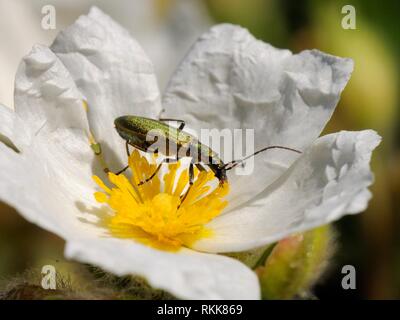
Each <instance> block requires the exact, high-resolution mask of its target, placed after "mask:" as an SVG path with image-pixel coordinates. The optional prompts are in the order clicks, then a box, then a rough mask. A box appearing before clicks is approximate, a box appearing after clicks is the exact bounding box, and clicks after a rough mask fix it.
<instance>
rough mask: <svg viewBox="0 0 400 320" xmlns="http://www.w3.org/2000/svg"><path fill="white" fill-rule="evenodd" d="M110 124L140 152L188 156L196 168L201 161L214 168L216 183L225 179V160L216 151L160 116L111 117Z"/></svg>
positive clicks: (178, 157) (177, 157)
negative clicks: (152, 117) (167, 122)
mask: <svg viewBox="0 0 400 320" xmlns="http://www.w3.org/2000/svg"><path fill="white" fill-rule="evenodd" d="M114 124H115V128H116V130H117V132H118V133H119V135H120V136H121V137H122V138H123V139H124V140H125V141H126V142H127V143H128V144H129V145H131V146H133V147H135V148H137V149H139V150H141V151H144V152H150V153H154V152H158V153H161V154H163V155H164V156H168V157H175V159H176V160H179V159H180V158H182V157H184V156H190V157H191V158H192V163H193V164H195V165H196V166H197V167H198V168H199V169H201V168H203V169H204V167H202V165H201V162H202V163H204V164H206V165H207V166H208V167H209V168H210V169H211V170H212V171H213V172H214V174H215V176H216V177H217V178H218V179H219V181H220V183H224V182H226V181H227V176H226V170H225V164H224V163H223V161H222V160H221V159H220V158H219V156H218V154H217V153H216V152H214V151H213V150H212V149H211V148H210V147H208V146H206V145H204V144H202V143H201V142H200V141H199V140H198V139H197V138H195V137H194V136H192V135H191V134H189V133H187V132H185V131H183V130H181V129H179V128H175V127H172V126H170V125H168V124H166V123H164V122H162V121H160V120H155V119H150V118H145V117H138V116H130V115H129V116H122V117H119V118H117V119H115V121H114ZM156 137H157V138H156ZM159 139H163V141H160V140H159Z"/></svg>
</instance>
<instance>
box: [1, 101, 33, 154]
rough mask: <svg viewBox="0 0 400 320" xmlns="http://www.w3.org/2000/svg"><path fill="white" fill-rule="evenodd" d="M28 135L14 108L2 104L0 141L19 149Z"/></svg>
mask: <svg viewBox="0 0 400 320" xmlns="http://www.w3.org/2000/svg"><path fill="white" fill-rule="evenodd" d="M26 137H27V136H26V133H25V129H24V125H23V123H22V121H21V120H20V119H19V117H18V116H17V114H16V113H15V112H14V110H12V109H10V108H8V107H6V106H3V105H2V104H0V143H1V142H2V143H5V144H6V145H7V146H9V147H11V148H17V149H18V148H21V145H22V144H23V142H24V140H26V139H25V138H26ZM20 144H21V145H20Z"/></svg>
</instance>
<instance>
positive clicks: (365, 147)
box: [0, 8, 380, 299]
mask: <svg viewBox="0 0 400 320" xmlns="http://www.w3.org/2000/svg"><path fill="white" fill-rule="evenodd" d="M352 68H353V63H352V61H351V60H350V59H344V58H339V57H334V56H331V55H328V54H325V53H323V52H320V51H317V50H311V51H303V52H301V53H299V54H292V53H291V52H290V51H288V50H281V49H276V48H274V47H272V46H271V45H269V44H266V43H263V42H261V41H258V40H256V39H254V38H253V37H252V36H251V35H250V34H249V33H248V32H247V31H246V30H245V29H243V28H240V27H238V26H233V25H228V24H224V25H218V26H215V27H213V28H212V29H211V30H210V31H209V32H207V33H206V34H204V35H203V36H201V37H200V38H199V40H198V41H197V42H196V43H195V44H194V46H193V47H192V48H191V50H190V52H189V54H188V55H187V56H186V57H185V59H184V60H183V62H182V63H181V64H180V66H179V67H178V69H177V71H176V72H175V74H174V75H173V76H172V78H171V80H170V82H169V85H168V87H167V89H166V91H165V93H164V95H163V96H161V95H160V92H159V90H158V87H157V81H156V77H155V75H154V73H153V67H152V64H151V62H150V61H149V60H148V58H147V57H146V55H145V54H144V52H143V51H142V50H141V48H140V47H139V45H138V44H137V43H136V42H135V40H133V39H132V38H131V37H130V35H129V34H128V33H127V32H126V31H125V30H124V29H123V28H122V27H120V26H119V25H118V24H117V23H116V22H114V21H113V20H112V19H111V18H110V17H108V16H107V15H105V14H104V13H102V12H101V11H100V10H99V9H97V8H93V9H91V11H90V13H89V14H88V15H87V16H82V17H80V18H79V19H78V20H77V21H76V22H75V23H74V24H73V25H71V26H70V27H69V28H67V29H66V30H65V31H63V32H61V33H60V34H59V35H58V36H57V38H56V39H55V41H54V43H53V44H52V45H51V47H49V48H48V47H46V46H41V45H36V46H34V47H33V49H32V51H31V52H30V53H29V55H27V56H26V57H25V58H24V59H23V61H22V62H21V64H20V67H19V69H18V72H17V75H16V80H15V112H13V111H12V110H11V109H9V108H6V107H4V106H0V118H1V121H0V133H1V135H0V139H1V141H2V142H3V143H0V155H1V156H0V166H1V171H0V199H1V200H3V201H5V202H6V203H8V204H9V205H11V206H13V207H15V208H16V209H17V210H18V211H19V212H20V213H21V214H22V215H23V216H24V217H25V218H26V219H27V220H29V221H31V222H33V223H35V224H37V225H39V226H41V227H42V228H44V229H46V230H49V231H51V232H54V233H55V234H57V235H59V236H60V237H62V238H63V239H65V241H66V248H65V255H66V257H67V258H70V259H75V260H78V261H81V262H84V263H91V264H94V265H96V266H99V267H101V268H103V269H104V270H107V271H109V272H111V273H113V274H116V275H120V276H122V275H139V276H143V277H144V278H145V279H147V281H148V282H149V283H150V284H151V285H152V286H154V287H156V288H161V289H165V290H167V291H169V292H171V293H172V294H174V295H175V296H177V297H179V298H192V299H257V298H259V296H260V288H259V283H258V279H257V276H256V275H255V273H254V272H253V271H252V270H250V269H249V268H248V267H246V266H245V265H244V264H242V263H241V262H240V261H238V260H235V259H233V258H230V257H228V256H226V255H221V253H227V252H239V251H245V250H249V249H253V248H257V247H261V246H264V245H266V244H270V243H273V242H276V241H278V240H280V239H282V238H284V237H287V236H288V235H290V234H292V233H295V232H301V231H304V230H307V229H310V228H314V227H317V226H319V225H323V224H327V223H329V222H332V221H334V220H336V219H338V218H340V217H341V216H343V215H344V214H355V213H358V212H361V211H363V210H365V208H366V207H367V203H368V200H369V199H370V198H371V194H370V192H369V191H368V189H367V188H368V186H369V185H370V184H371V183H372V179H373V178H372V173H371V171H370V167H369V162H370V158H371V153H372V150H373V149H374V148H375V147H376V146H377V145H378V144H379V142H380V137H379V136H378V135H377V134H376V133H375V132H374V131H371V130H365V131H358V132H347V131H343V132H339V133H335V134H330V135H326V136H323V137H319V135H320V133H321V131H322V129H323V128H324V126H325V124H326V122H327V121H328V120H329V118H330V117H331V115H332V112H333V111H334V108H335V106H336V104H337V102H338V100H339V97H340V94H341V92H342V90H343V89H344V87H345V85H346V83H347V81H348V80H349V78H350V74H351V72H352ZM126 114H133V115H140V116H146V117H151V118H155V119H157V118H158V117H159V116H160V115H162V116H163V117H170V118H179V119H184V120H185V121H186V123H187V125H188V127H189V128H190V129H193V130H199V129H202V128H210V129H211V128H217V129H224V128H230V129H234V128H243V129H246V128H250V129H254V130H255V149H258V148H261V147H265V146H269V145H282V146H290V147H292V148H296V149H298V150H301V151H302V154H297V153H290V152H285V150H271V151H270V152H269V153H268V154H263V155H260V156H257V157H256V158H255V162H254V172H253V173H252V174H251V175H236V174H235V172H233V170H232V172H229V187H228V186H227V187H226V188H225V187H224V188H222V187H215V188H214V189H213V190H211V191H210V186H209V182H210V183H211V181H212V180H214V179H215V178H214V176H213V174H210V173H209V172H204V171H202V172H197V171H196V172H195V176H196V178H195V183H194V185H193V193H191V194H190V195H189V197H191V198H189V199H186V200H185V202H184V203H183V204H182V206H181V207H179V206H178V204H179V196H180V194H181V193H182V191H183V190H184V188H185V187H186V185H187V174H185V173H184V172H183V171H179V170H178V169H179V167H180V166H184V164H183V163H181V162H179V163H177V164H166V165H165V169H166V170H165V171H166V172H164V173H163V174H160V175H158V176H156V177H155V178H154V179H153V180H152V181H151V182H149V183H148V184H144V185H142V186H137V183H138V182H139V181H140V180H141V179H142V178H143V177H146V176H148V175H149V172H151V171H152V169H153V168H154V166H155V165H154V161H153V160H154V159H153V160H152V159H148V158H146V157H144V156H143V154H141V153H139V152H138V151H133V152H132V154H131V156H130V158H129V165H130V169H131V170H128V172H127V173H125V174H121V175H118V176H117V175H114V174H112V173H110V174H109V175H108V176H107V175H105V174H104V172H103V171H102V168H103V165H104V164H107V165H108V166H109V167H110V168H111V170H113V171H117V170H118V169H120V168H121V167H123V166H124V164H126V162H127V159H126V153H125V144H124V140H123V139H121V137H120V136H119V135H118V134H117V132H116V131H115V128H114V123H113V121H114V119H115V118H117V117H118V116H121V115H126ZM95 143H100V144H101V146H102V156H101V157H99V156H96V155H95V153H94V152H93V150H92V147H93V145H95ZM156 160H157V159H155V161H156ZM178 207H179V209H177V208H178Z"/></svg>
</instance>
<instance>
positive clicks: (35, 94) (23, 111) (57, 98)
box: [13, 45, 88, 144]
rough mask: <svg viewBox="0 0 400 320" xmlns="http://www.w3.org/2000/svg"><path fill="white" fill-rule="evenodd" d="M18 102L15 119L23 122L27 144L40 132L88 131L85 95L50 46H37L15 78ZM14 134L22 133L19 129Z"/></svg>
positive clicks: (26, 58) (16, 102)
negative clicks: (61, 130) (69, 129)
mask: <svg viewBox="0 0 400 320" xmlns="http://www.w3.org/2000/svg"><path fill="white" fill-rule="evenodd" d="M14 99H15V112H16V115H15V117H14V118H17V120H19V121H20V122H23V128H21V131H24V130H25V133H26V135H27V137H25V143H26V144H29V143H30V140H31V139H32V138H34V137H35V136H36V135H38V134H39V132H41V134H43V131H45V132H48V133H50V132H52V131H53V130H55V129H57V128H72V129H74V128H79V129H82V130H85V131H86V132H87V131H88V121H87V116H86V112H85V109H84V105H83V103H82V101H83V96H82V95H81V93H80V92H79V90H78V89H77V87H76V86H75V83H74V81H73V79H72V77H71V75H70V74H69V72H68V71H67V69H65V67H64V65H63V63H62V62H61V61H60V60H59V59H58V58H57V56H56V55H55V54H54V53H53V52H51V50H50V49H48V48H47V47H44V46H40V45H36V46H34V47H33V48H32V51H31V52H30V53H29V54H28V55H27V56H26V57H24V59H23V60H22V62H21V64H20V65H19V68H18V71H17V74H16V77H15V95H14ZM16 125H17V123H16V122H15V123H14V124H13V126H16ZM14 134H15V135H19V134H20V132H19V129H18V128H16V129H14Z"/></svg>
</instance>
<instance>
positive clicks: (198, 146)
mask: <svg viewBox="0 0 400 320" xmlns="http://www.w3.org/2000/svg"><path fill="white" fill-rule="evenodd" d="M166 121H176V122H178V123H180V125H179V127H178V128H175V127H173V126H170V125H168V124H166V123H165V122H166ZM114 124H115V128H116V130H117V132H118V134H119V135H120V136H121V137H122V138H123V139H124V140H125V142H126V151H127V154H128V156H129V145H131V146H132V147H134V148H136V149H139V150H141V151H144V152H148V153H161V154H162V155H164V156H168V157H172V158H164V159H163V160H162V162H161V163H160V164H159V165H158V166H157V168H156V170H155V171H154V173H153V174H152V175H151V176H150V177H148V178H147V179H146V180H144V181H142V182H140V183H139V185H141V184H143V183H146V182H148V181H150V180H151V179H152V178H153V177H154V176H155V175H156V174H157V172H158V171H159V170H160V168H161V165H162V164H163V163H171V162H177V161H179V159H180V158H182V157H186V156H188V157H191V162H190V165H189V188H188V190H187V191H186V193H185V195H184V196H183V198H182V200H181V203H182V202H183V201H184V200H185V198H186V196H187V195H188V193H189V190H190V187H191V186H192V185H193V180H194V166H196V167H197V168H198V169H199V170H200V171H204V170H206V168H205V167H204V165H206V166H208V167H209V168H210V170H211V171H212V172H213V173H214V175H215V177H216V178H217V179H218V180H219V182H220V184H224V183H225V182H227V181H228V178H227V175H226V171H228V170H231V169H233V168H234V167H236V166H237V165H239V164H243V163H244V161H245V160H247V159H249V158H250V157H253V156H255V155H256V154H258V153H260V152H263V151H266V150H269V149H285V150H289V151H293V152H297V153H301V151H298V150H295V149H292V148H287V147H282V146H269V147H266V148H263V149H261V150H258V151H257V152H255V153H253V154H252V155H250V156H247V157H245V158H243V159H240V160H233V161H231V162H228V163H224V162H223V161H222V160H221V159H220V158H219V156H218V154H217V153H216V152H215V151H213V150H212V149H211V148H210V147H208V146H206V145H204V144H203V143H201V142H200V141H199V140H198V139H197V138H195V137H194V136H192V135H190V134H189V133H187V132H185V131H183V128H184V127H185V122H184V121H183V120H176V119H159V120H155V119H150V118H145V117H138V116H131V115H127V116H122V117H119V118H117V119H115V121H114ZM161 140H162V141H161ZM128 168H129V166H126V167H124V168H123V169H122V170H120V171H119V172H117V174H120V173H122V172H124V171H125V170H126V169H128Z"/></svg>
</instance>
